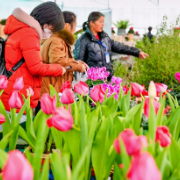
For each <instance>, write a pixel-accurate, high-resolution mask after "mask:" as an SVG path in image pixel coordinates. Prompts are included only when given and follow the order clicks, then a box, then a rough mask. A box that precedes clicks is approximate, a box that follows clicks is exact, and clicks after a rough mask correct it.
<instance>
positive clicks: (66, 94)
mask: <svg viewBox="0 0 180 180" xmlns="http://www.w3.org/2000/svg"><path fill="white" fill-rule="evenodd" d="M61 102H62V103H63V104H72V103H74V93H73V91H72V89H67V88H66V89H65V90H64V91H63V93H62V96H61Z"/></svg>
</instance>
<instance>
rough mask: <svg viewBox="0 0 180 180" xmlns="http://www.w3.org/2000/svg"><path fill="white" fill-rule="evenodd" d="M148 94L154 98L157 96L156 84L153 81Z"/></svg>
mask: <svg viewBox="0 0 180 180" xmlns="http://www.w3.org/2000/svg"><path fill="white" fill-rule="evenodd" d="M148 96H149V97H150V98H153V99H154V98H155V97H156V86H155V84H154V82H153V81H151V82H150V84H149V88H148Z"/></svg>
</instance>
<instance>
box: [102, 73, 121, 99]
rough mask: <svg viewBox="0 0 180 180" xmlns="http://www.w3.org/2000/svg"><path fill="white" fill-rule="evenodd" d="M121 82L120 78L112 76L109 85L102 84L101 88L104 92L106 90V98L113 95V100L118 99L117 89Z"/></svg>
mask: <svg viewBox="0 0 180 180" xmlns="http://www.w3.org/2000/svg"><path fill="white" fill-rule="evenodd" d="M121 82H122V79H121V78H118V77H115V76H113V77H112V79H111V83H109V84H107V83H104V84H102V88H103V90H104V91H106V90H107V89H108V93H107V97H109V96H111V95H112V94H114V93H115V96H114V98H115V99H116V100H117V99H118V96H119V88H120V84H121Z"/></svg>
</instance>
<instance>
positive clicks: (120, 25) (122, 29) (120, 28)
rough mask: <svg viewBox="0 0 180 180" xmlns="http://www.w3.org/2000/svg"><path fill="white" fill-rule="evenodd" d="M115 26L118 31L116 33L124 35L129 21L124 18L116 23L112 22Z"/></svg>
mask: <svg viewBox="0 0 180 180" xmlns="http://www.w3.org/2000/svg"><path fill="white" fill-rule="evenodd" d="M114 25H115V26H116V27H117V28H118V32H117V35H121V36H123V35H125V34H126V28H127V27H128V26H129V25H130V24H129V21H128V20H126V21H122V20H121V21H117V23H116V24H114Z"/></svg>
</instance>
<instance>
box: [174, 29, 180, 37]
mask: <svg viewBox="0 0 180 180" xmlns="http://www.w3.org/2000/svg"><path fill="white" fill-rule="evenodd" d="M179 34H180V28H179V27H175V28H174V35H175V36H179Z"/></svg>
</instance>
